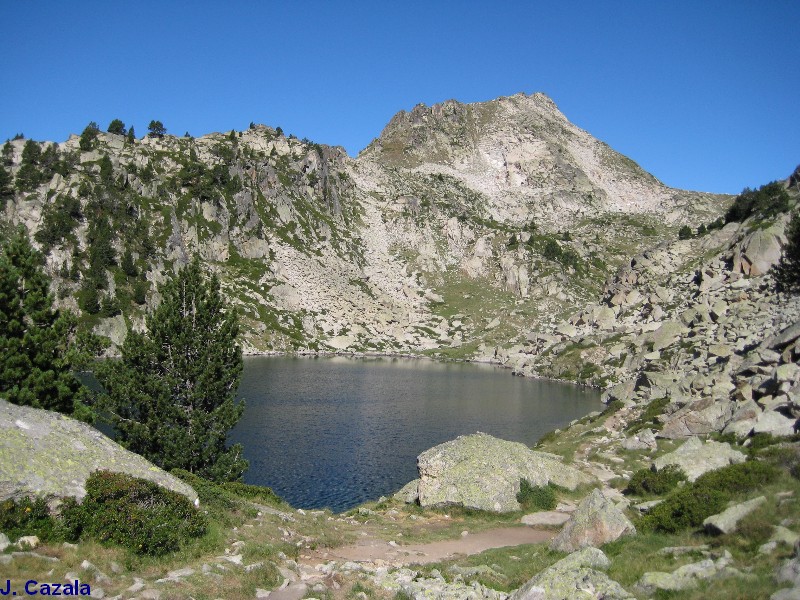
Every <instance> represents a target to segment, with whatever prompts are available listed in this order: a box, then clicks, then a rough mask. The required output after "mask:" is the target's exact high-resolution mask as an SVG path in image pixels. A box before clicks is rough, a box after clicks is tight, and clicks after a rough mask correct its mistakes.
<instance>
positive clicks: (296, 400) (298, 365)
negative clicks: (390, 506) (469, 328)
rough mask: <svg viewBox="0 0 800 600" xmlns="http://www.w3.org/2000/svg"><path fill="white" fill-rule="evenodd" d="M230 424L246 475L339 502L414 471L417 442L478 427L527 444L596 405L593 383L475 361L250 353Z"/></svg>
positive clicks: (310, 502)
mask: <svg viewBox="0 0 800 600" xmlns="http://www.w3.org/2000/svg"><path fill="white" fill-rule="evenodd" d="M239 395H240V396H241V397H243V398H245V399H246V401H247V408H246V410H245V414H244V417H243V418H242V421H241V422H240V423H239V425H237V427H236V428H235V429H234V431H233V432H232V434H231V441H233V442H240V443H242V444H243V446H244V448H245V455H246V457H247V459H248V460H249V461H250V470H249V471H248V472H247V473H246V474H245V480H246V481H247V482H248V483H255V484H259V485H268V486H270V487H272V488H273V489H274V490H275V491H276V492H277V493H278V494H279V495H280V496H282V497H283V498H285V499H286V500H288V501H289V502H290V503H291V504H292V505H294V506H297V507H302V508H317V507H322V506H327V507H330V508H332V509H333V510H336V511H341V510H345V509H347V508H350V507H352V506H354V505H356V504H359V503H361V502H364V501H365V500H370V499H375V498H377V497H379V496H380V495H385V494H389V493H391V492H393V491H395V490H397V489H399V488H400V486H402V485H403V484H405V483H407V482H408V481H410V480H411V479H413V478H414V477H416V457H417V455H418V454H419V453H420V452H422V451H423V450H425V449H427V448H430V447H431V446H434V445H436V444H439V443H441V442H443V441H446V440H449V439H453V438H455V437H457V436H459V435H462V434H466V433H474V432H475V431H483V432H486V433H490V434H492V435H495V436H497V437H500V438H503V439H508V440H515V441H520V442H523V443H526V444H529V445H532V444H534V443H535V442H536V440H537V439H538V438H540V437H541V436H542V435H543V434H544V433H546V432H547V431H549V430H551V429H554V428H556V427H561V426H563V425H565V424H566V423H568V422H569V421H571V420H572V419H575V418H579V417H581V416H583V415H585V414H586V413H588V412H590V411H592V410H597V409H599V408H600V407H601V404H600V402H599V396H598V394H597V393H596V392H593V391H590V390H584V389H581V388H577V387H574V386H569V385H562V384H556V383H553V382H546V381H535V380H529V379H522V378H519V377H512V376H511V375H510V374H509V373H508V371H499V370H497V369H494V368H492V367H489V366H486V365H470V364H457V363H436V362H432V361H424V360H413V359H398V358H375V359H350V358H343V357H335V358H298V357H251V358H248V359H246V360H245V370H244V376H243V378H242V383H241V386H240V388H239Z"/></svg>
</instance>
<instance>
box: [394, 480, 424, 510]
mask: <svg viewBox="0 0 800 600" xmlns="http://www.w3.org/2000/svg"><path fill="white" fill-rule="evenodd" d="M394 498H396V499H397V500H401V501H402V502H405V503H406V504H413V503H414V502H416V501H417V500H419V479H414V480H413V481H409V482H408V483H407V484H405V485H404V486H403V487H401V488H400V489H399V490H398V491H396V492H395V493H394Z"/></svg>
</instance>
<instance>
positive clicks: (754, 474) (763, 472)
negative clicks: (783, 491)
mask: <svg viewBox="0 0 800 600" xmlns="http://www.w3.org/2000/svg"><path fill="white" fill-rule="evenodd" d="M778 475H779V472H778V469H777V468H776V467H774V466H772V465H770V464H767V463H765V462H761V461H757V460H750V461H747V462H744V463H740V464H738V465H730V466H728V467H723V468H721V469H716V470H714V471H709V472H708V473H704V474H703V475H701V476H700V477H698V478H697V480H696V481H695V482H694V484H693V487H695V488H705V489H710V490H717V491H720V492H723V493H726V494H728V495H729V496H735V495H737V494H744V493H747V492H749V491H751V490H755V489H758V488H760V487H763V486H765V485H767V484H768V483H771V482H773V481H775V479H777V477H778Z"/></svg>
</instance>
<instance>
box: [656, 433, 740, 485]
mask: <svg viewBox="0 0 800 600" xmlns="http://www.w3.org/2000/svg"><path fill="white" fill-rule="evenodd" d="M746 458H747V457H746V456H745V455H744V454H742V453H741V452H739V451H738V450H734V449H733V448H731V446H730V444H727V443H724V442H715V441H713V440H706V441H705V442H703V441H701V440H700V438H697V437H692V438H690V439H689V440H688V441H686V442H684V443H683V445H681V447H680V448H678V449H677V450H675V451H674V452H670V453H668V454H664V455H663V456H659V457H658V458H657V459H655V460H654V461H653V465H654V466H655V467H656V469H663V468H664V467H666V466H667V465H676V466H678V467H680V468H681V470H682V471H683V472H684V473H686V477H687V478H688V479H689V481H694V480H695V479H697V478H698V477H700V475H702V474H703V473H706V472H708V471H713V470H714V469H720V468H722V467H727V466H728V465H732V464H736V463H741V462H744V461H745V459H746Z"/></svg>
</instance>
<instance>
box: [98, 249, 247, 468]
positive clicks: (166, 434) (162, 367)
mask: <svg viewBox="0 0 800 600" xmlns="http://www.w3.org/2000/svg"><path fill="white" fill-rule="evenodd" d="M159 292H160V294H161V296H162V300H161V304H160V305H159V306H158V307H157V308H156V309H155V310H154V311H153V312H152V313H151V314H150V315H149V316H148V317H147V319H146V331H145V332H144V333H139V332H136V331H129V332H128V337H127V338H126V340H125V343H124V344H123V346H122V359H121V360H119V361H113V362H112V361H108V362H106V363H103V365H102V366H101V368H100V369H99V370H98V373H97V376H98V379H99V380H100V382H101V384H102V385H103V388H104V389H105V391H106V394H105V396H104V399H103V403H102V406H103V408H104V409H105V410H107V412H108V414H109V415H110V416H111V422H112V424H113V425H114V427H115V429H116V430H117V432H118V433H117V441H118V442H119V443H121V444H122V445H123V446H125V447H126V448H128V449H130V450H132V451H134V452H137V453H139V454H141V455H142V456H144V457H145V458H147V459H148V460H151V461H153V462H154V463H156V464H157V465H159V466H160V467H162V468H164V469H174V468H181V469H186V470H187V471H189V472H192V473H196V474H198V475H200V476H202V477H206V478H209V479H213V480H216V481H236V480H238V479H240V478H241V476H242V473H243V472H244V471H245V469H246V468H247V461H246V460H245V459H244V458H242V448H241V446H240V445H238V444H237V445H235V446H232V447H230V448H227V447H226V439H227V435H228V432H229V431H230V429H231V428H232V427H233V426H234V425H235V424H236V423H237V422H238V421H239V419H240V417H241V416H242V411H243V410H244V405H243V404H242V403H236V402H235V394H236V389H237V387H238V385H239V379H240V377H241V373H242V367H243V362H242V351H241V348H240V347H239V345H238V344H237V342H236V338H237V335H238V332H239V326H238V323H237V318H236V314H235V312H233V311H231V310H229V309H227V308H226V306H225V303H224V300H223V298H222V295H221V294H220V287H219V281H218V280H217V278H216V277H215V276H214V277H211V278H210V279H209V278H207V277H206V276H205V274H204V273H203V270H202V268H201V267H200V262H199V260H198V259H195V260H194V261H193V262H192V263H190V264H189V265H187V266H186V267H184V268H183V269H182V270H181V271H180V272H179V273H178V274H177V275H176V276H174V277H173V278H172V279H171V280H169V281H168V282H167V283H166V284H164V285H162V286H160V287H159Z"/></svg>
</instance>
